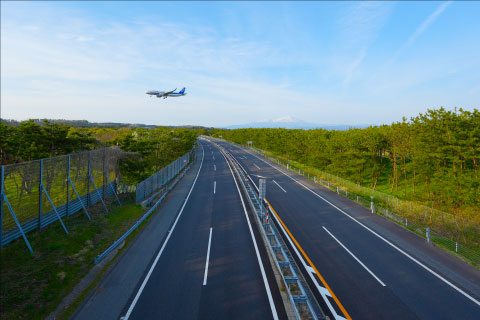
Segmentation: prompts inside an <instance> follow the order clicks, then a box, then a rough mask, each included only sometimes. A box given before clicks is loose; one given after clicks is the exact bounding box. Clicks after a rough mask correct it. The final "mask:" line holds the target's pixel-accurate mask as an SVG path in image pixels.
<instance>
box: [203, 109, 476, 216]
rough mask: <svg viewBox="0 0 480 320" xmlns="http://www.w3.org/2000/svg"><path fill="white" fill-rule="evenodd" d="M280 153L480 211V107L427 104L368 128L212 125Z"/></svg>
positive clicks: (436, 203) (460, 210)
mask: <svg viewBox="0 0 480 320" xmlns="http://www.w3.org/2000/svg"><path fill="white" fill-rule="evenodd" d="M209 134H210V135H212V136H216V137H218V136H220V135H221V136H222V137H223V139H226V140H230V141H233V142H236V143H239V144H243V145H245V144H246V143H247V141H252V142H253V145H254V146H255V147H257V148H260V149H263V150H266V151H269V152H271V153H272V154H273V155H275V156H276V157H279V158H281V159H284V160H285V161H288V160H295V161H297V162H300V163H303V164H306V165H309V166H312V167H315V168H318V169H320V170H323V171H325V172H328V173H330V174H335V175H338V176H340V177H342V178H344V179H347V180H350V181H352V182H354V183H357V184H360V185H362V186H365V187H369V188H372V189H373V190H378V191H382V192H386V193H390V194H393V195H395V196H397V197H399V198H401V199H407V200H414V201H418V202H421V203H423V204H425V205H427V206H430V207H433V208H436V209H440V210H445V211H448V212H451V213H454V214H461V215H463V216H470V217H471V216H473V215H475V216H477V215H478V214H479V213H480V178H479V169H480V168H479V165H480V112H479V110H477V109H474V110H473V111H466V110H463V109H455V110H446V109H444V108H440V109H433V110H428V111H427V112H426V113H424V114H422V113H421V114H419V115H418V116H416V117H412V118H411V119H409V120H407V119H406V118H403V119H402V121H400V122H395V123H392V124H391V125H382V126H371V127H369V128H365V129H350V130H345V131H338V130H324V129H314V130H287V129H235V130H221V129H215V130H209Z"/></svg>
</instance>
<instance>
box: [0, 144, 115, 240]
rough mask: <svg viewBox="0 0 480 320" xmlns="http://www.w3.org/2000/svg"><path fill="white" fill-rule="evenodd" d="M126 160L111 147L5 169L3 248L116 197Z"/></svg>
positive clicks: (0, 235)
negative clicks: (64, 218)
mask: <svg viewBox="0 0 480 320" xmlns="http://www.w3.org/2000/svg"><path fill="white" fill-rule="evenodd" d="M123 154H124V153H123V152H122V151H121V150H120V149H118V148H117V147H110V148H103V149H97V150H92V151H85V152H79V153H73V154H70V155H65V156H59V157H54V158H47V159H41V160H35V161H28V162H22V163H18V164H11V165H5V166H2V167H1V181H0V184H1V189H0V191H1V196H0V201H1V203H0V210H1V211H0V246H5V245H7V244H8V243H10V242H11V241H13V240H14V239H16V238H19V237H20V236H22V235H23V236H24V234H25V233H27V232H29V231H31V230H35V229H39V230H40V229H42V228H44V227H46V226H47V225H49V224H50V223H53V222H55V221H57V220H60V221H61V218H62V217H64V216H70V215H72V214H74V213H76V212H78V211H79V210H81V209H83V210H84V211H85V214H87V216H88V212H87V210H86V207H88V206H90V205H93V204H95V203H96V202H98V201H100V200H102V201H103V200H104V199H105V198H106V197H109V196H112V195H113V194H114V193H115V188H116V185H117V183H118V182H119V179H120V172H119V159H120V158H121V157H122V156H123ZM62 224H63V222H62ZM65 231H67V229H66V228H65ZM24 237H25V236H24ZM25 241H27V239H26V238H25ZM27 244H28V241H27Z"/></svg>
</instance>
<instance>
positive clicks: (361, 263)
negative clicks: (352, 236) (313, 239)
mask: <svg viewBox="0 0 480 320" xmlns="http://www.w3.org/2000/svg"><path fill="white" fill-rule="evenodd" d="M322 228H323V229H324V230H325V231H327V233H328V234H329V235H330V236H332V238H333V239H335V241H337V242H338V244H339V245H341V246H342V247H343V249H345V250H346V251H347V252H348V253H349V254H350V255H351V256H352V257H353V258H354V259H355V260H357V262H358V263H360V265H361V266H362V267H363V268H365V270H367V271H368V273H370V274H371V275H372V277H374V278H375V279H376V280H377V281H378V282H380V284H381V285H382V286H384V287H385V286H386V285H385V283H383V282H382V280H380V279H379V278H378V277H377V276H376V275H375V274H374V273H373V272H372V271H370V269H368V268H367V266H366V265H364V264H363V262H362V261H360V259H358V258H357V257H356V256H355V255H354V254H353V253H352V252H351V251H350V250H348V249H347V247H345V246H344V245H343V243H341V242H340V241H339V240H338V239H337V238H335V236H334V235H333V234H332V233H331V232H330V231H328V230H327V228H325V227H324V226H322Z"/></svg>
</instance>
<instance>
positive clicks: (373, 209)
mask: <svg viewBox="0 0 480 320" xmlns="http://www.w3.org/2000/svg"><path fill="white" fill-rule="evenodd" d="M370 199H371V200H370V209H372V213H374V212H375V208H374V206H373V196H370Z"/></svg>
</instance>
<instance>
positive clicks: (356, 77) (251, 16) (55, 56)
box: [1, 1, 480, 126]
mask: <svg viewBox="0 0 480 320" xmlns="http://www.w3.org/2000/svg"><path fill="white" fill-rule="evenodd" d="M479 16H480V2H435V1H432V2H430V1H429V2H418V1H411V2H391V1H385V2H356V1H346V2H283V1H282V2H249V1H239V2H126V1H119V2H114V1H106V2H97V1H87V2H67V1H53V2H37V1H35V2H10V1H7V2H5V1H1V117H2V118H5V119H16V120H25V119H29V118H49V119H71V120H73V119H76V120H80V119H82V120H83V119H86V120H89V121H93V122H124V123H144V124H155V125H186V124H192V125H203V126H228V125H233V124H242V123H250V122H255V121H262V120H267V119H275V118H279V117H284V116H291V117H295V118H298V119H302V120H305V121H308V122H313V123H319V124H348V125H359V124H390V123H392V122H396V121H401V120H402V118H403V117H406V118H407V119H408V118H410V117H413V116H416V115H418V114H419V113H424V112H426V110H427V109H432V108H439V107H441V106H443V107H445V108H447V109H453V108H455V107H459V108H460V107H461V108H464V109H466V110H473V109H474V108H477V109H478V108H480V54H479V52H480V36H479V35H480V19H479V18H478V17H479ZM182 87H186V88H187V89H186V92H187V96H184V97H180V98H168V99H165V100H164V99H157V98H155V97H149V96H148V95H146V94H145V93H146V91H147V90H150V89H158V90H172V89H174V88H178V89H181V88H182Z"/></svg>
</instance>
